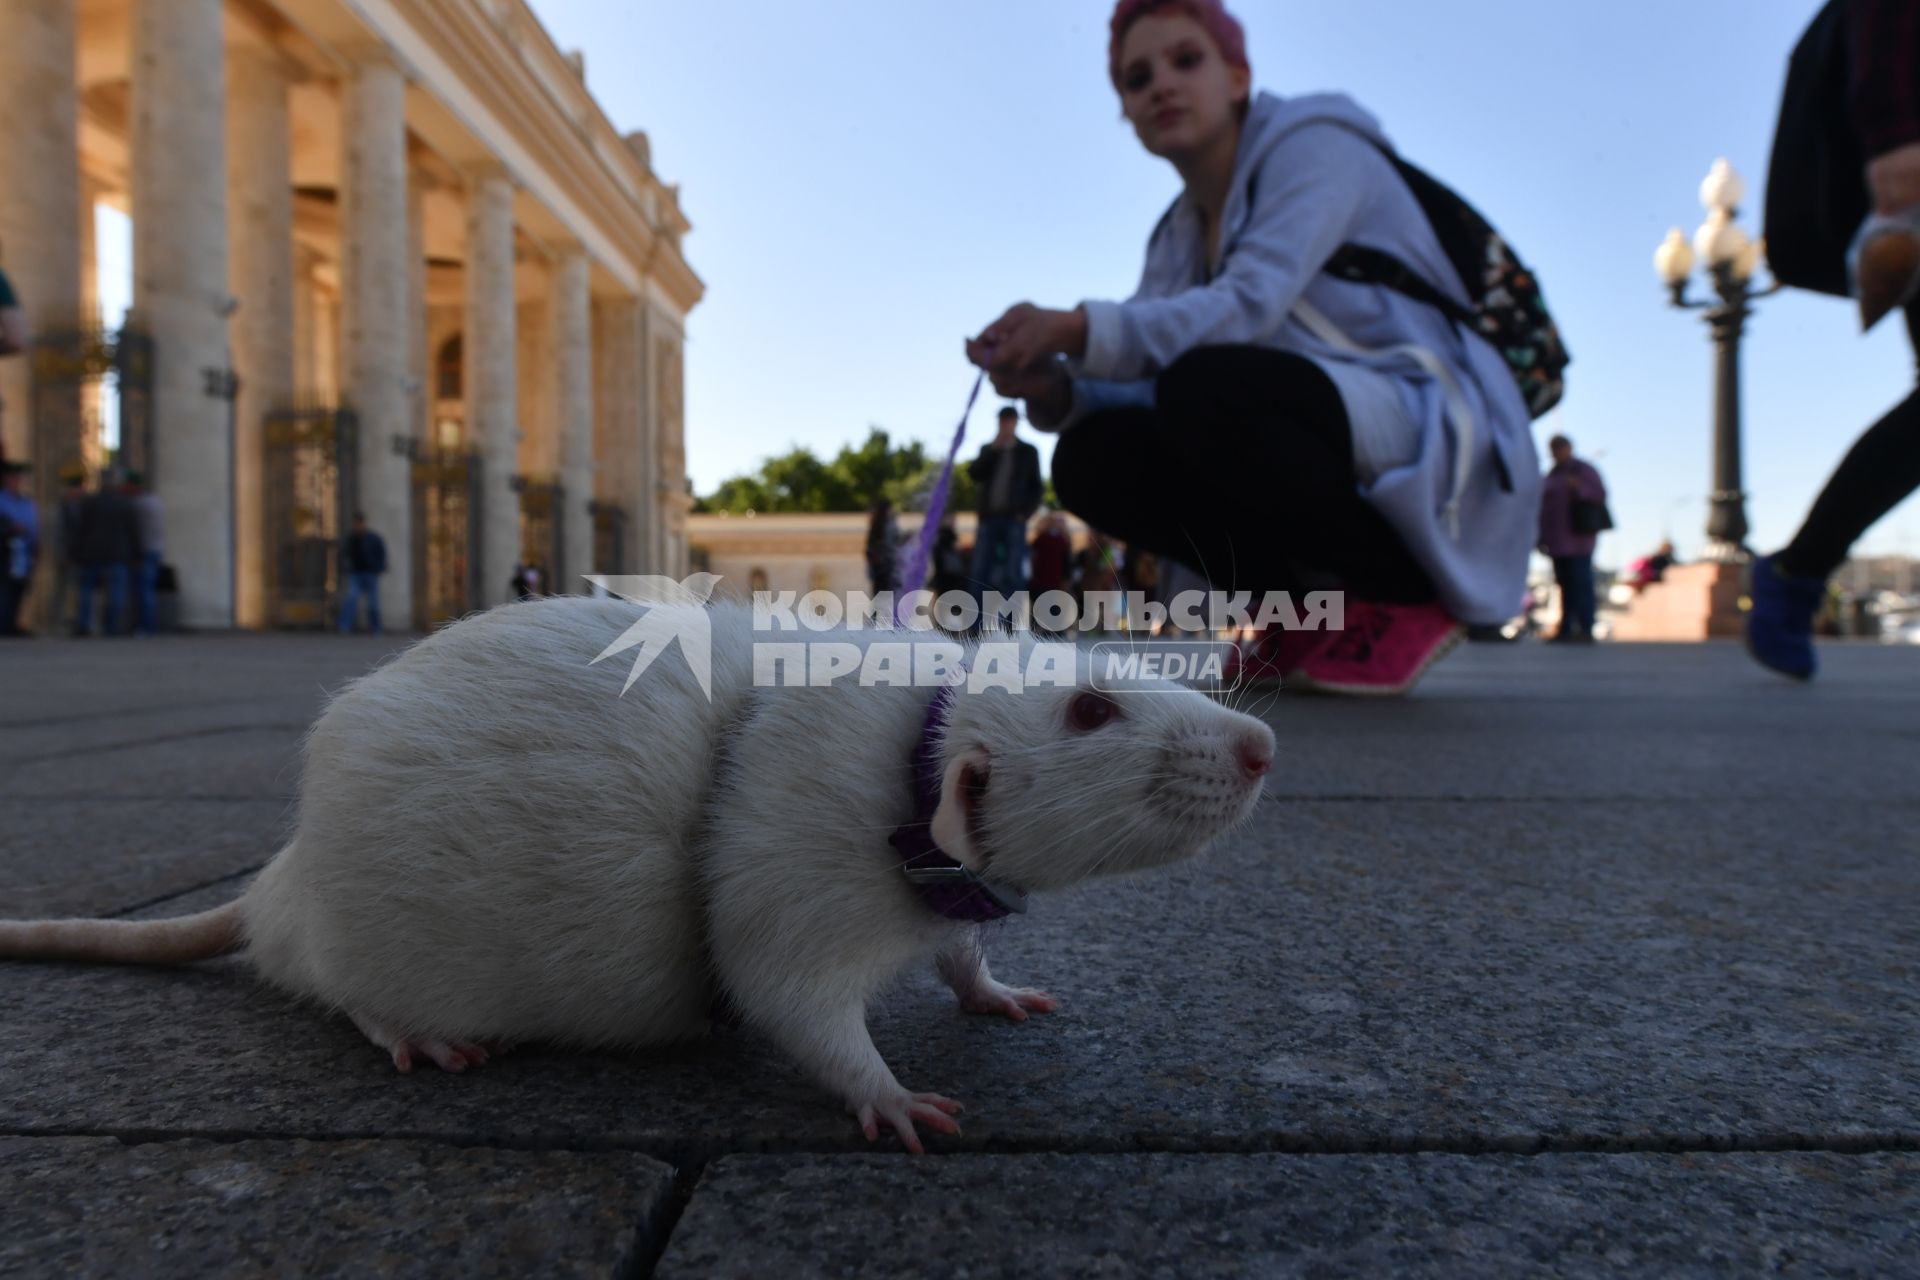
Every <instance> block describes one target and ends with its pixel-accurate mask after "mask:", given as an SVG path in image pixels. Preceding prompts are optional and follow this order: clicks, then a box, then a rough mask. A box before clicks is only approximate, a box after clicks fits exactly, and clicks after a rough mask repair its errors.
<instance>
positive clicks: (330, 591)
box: [261, 405, 360, 628]
mask: <svg viewBox="0 0 1920 1280" xmlns="http://www.w3.org/2000/svg"><path fill="white" fill-rule="evenodd" d="M264 432H265V435H264V446H265V447H264V448H263V449H262V451H261V470H262V476H261V478H262V480H263V482H264V490H265V491H264V494H263V499H264V501H263V503H262V505H263V507H264V515H265V518H266V522H267V617H268V621H269V622H270V623H271V624H272V625H273V626H276V627H292V628H298V627H324V626H327V625H329V624H330V623H331V622H333V620H334V619H335V617H336V616H337V614H338V610H339V606H340V597H341V586H342V584H341V581H340V555H339V552H340V546H341V543H342V541H343V540H344V539H345V538H346V536H347V530H348V528H349V527H350V526H351V523H352V520H353V512H354V508H355V506H356V505H357V502H356V491H357V485H358V477H359V474H360V469H359V448H360V431H359V420H358V419H357V418H356V417H355V416H354V414H353V411H352V410H350V409H341V408H335V407H332V406H323V405H307V406H301V407H296V408H285V409H276V410H274V411H272V412H270V413H268V414H267V416H266V420H265V423H264Z"/></svg>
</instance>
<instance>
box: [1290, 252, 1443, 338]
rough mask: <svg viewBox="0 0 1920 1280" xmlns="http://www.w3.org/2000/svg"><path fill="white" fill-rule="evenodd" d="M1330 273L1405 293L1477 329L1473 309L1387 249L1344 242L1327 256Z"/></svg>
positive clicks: (1356, 281)
mask: <svg viewBox="0 0 1920 1280" xmlns="http://www.w3.org/2000/svg"><path fill="white" fill-rule="evenodd" d="M1323 270H1325V271H1326V272H1327V274H1328V275H1331V276H1334V277H1335V278H1337V279H1340V280H1346V281H1350V282H1351V283H1354V284H1377V285H1384V286H1385V287H1386V288H1389V289H1392V290H1393V291H1394V292H1395V293H1402V294H1405V295H1406V296H1407V297H1409V298H1412V299H1413V300H1414V301H1416V302H1424V303H1426V304H1427V305H1428V306H1430V307H1434V308H1437V309H1438V310H1439V311H1440V313H1441V314H1442V315H1444V316H1446V317H1447V319H1449V320H1451V321H1453V322H1454V323H1455V324H1461V325H1465V326H1467V328H1469V329H1472V328H1475V322H1474V315H1473V312H1472V311H1470V310H1468V309H1467V308H1466V307H1463V306H1461V305H1460V304H1459V303H1458V302H1455V301H1454V300H1453V299H1452V298H1449V297H1448V296H1447V295H1446V294H1444V293H1442V292H1440V290H1438V289H1436V288H1434V287H1433V286H1432V285H1431V284H1428V283H1427V281H1426V279H1425V278H1424V277H1422V276H1421V275H1420V274H1419V273H1418V272H1416V271H1415V270H1414V269H1413V268H1412V267H1409V266H1408V265H1407V264H1406V263H1404V262H1402V261H1400V259H1398V258H1396V257H1394V256H1393V255H1392V254H1390V253H1388V252H1387V251H1386V250H1384V249H1372V248H1369V247H1367V246H1366V245H1363V244H1352V243H1348V244H1343V245H1341V246H1340V247H1339V248H1338V249H1337V250H1335V251H1334V255H1333V256H1332V257H1331V258H1329V259H1327V265H1326V266H1325V267H1324V268H1323Z"/></svg>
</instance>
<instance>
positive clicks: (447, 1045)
mask: <svg viewBox="0 0 1920 1280" xmlns="http://www.w3.org/2000/svg"><path fill="white" fill-rule="evenodd" d="M353 1025H354V1026H356V1027H359V1028H360V1033H361V1034H362V1035H364V1036H366V1038H367V1039H369V1040H371V1041H373V1042H374V1043H375V1044H377V1045H379V1046H380V1047H381V1048H382V1049H385V1050H386V1051H387V1052H388V1053H390V1054H392V1055H393V1065H394V1066H395V1067H397V1068H399V1070H400V1071H401V1072H402V1073H405V1072H409V1071H412V1070H413V1064H414V1061H415V1059H417V1058H426V1059H428V1060H430V1061H431V1062H433V1063H434V1065H436V1066H438V1067H439V1068H440V1069H441V1070H442V1071H451V1072H453V1073H455V1074H456V1075H457V1074H459V1073H460V1072H462V1071H465V1070H466V1069H467V1068H468V1067H483V1066H485V1065H486V1064H487V1060H488V1059H489V1058H493V1057H497V1056H499V1055H500V1054H503V1053H507V1052H510V1051H511V1050H512V1049H513V1046H512V1045H510V1044H500V1045H494V1046H491V1047H489V1046H487V1045H483V1044H475V1043H472V1042H470V1041H466V1040H429V1039H422V1038H418V1037H414V1036H405V1035H401V1034H400V1033H399V1032H397V1031H394V1030H393V1029H391V1028H390V1027H388V1026H386V1025H385V1024H383V1023H379V1022H375V1021H374V1020H373V1019H371V1018H363V1017H361V1016H360V1015H359V1014H354V1015H353Z"/></svg>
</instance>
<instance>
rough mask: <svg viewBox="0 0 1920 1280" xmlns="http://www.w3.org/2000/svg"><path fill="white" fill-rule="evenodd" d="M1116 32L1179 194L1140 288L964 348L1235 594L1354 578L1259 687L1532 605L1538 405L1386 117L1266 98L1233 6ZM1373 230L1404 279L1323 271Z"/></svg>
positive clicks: (1099, 491) (1086, 489) (1333, 678)
mask: <svg viewBox="0 0 1920 1280" xmlns="http://www.w3.org/2000/svg"><path fill="white" fill-rule="evenodd" d="M1109 29H1110V40H1109V45H1108V72H1109V76H1110V78H1111V81H1112V83H1113V86H1114V89H1115V90H1116V91H1117V93H1118V94H1119V97H1120V107H1121V111H1122V113H1123V115H1124V116H1125V117H1126V119H1127V121H1128V122H1129V123H1130V124H1131V125H1132V126H1133V130H1134V132H1135V134H1136V135H1137V136H1138V138H1139V140H1140V142H1141V144H1142V145H1143V146H1144V147H1145V148H1146V150H1147V152H1148V153H1149V154H1151V155H1154V156H1156V157H1159V158H1161V159H1163V160H1166V161H1167V162H1168V163H1169V164H1171V165H1172V166H1173V168H1174V169H1175V171H1176V172H1177V173H1178V174H1179V176H1180V180H1181V187H1182V190H1181V194H1180V196H1179V198H1178V199H1176V200H1175V201H1174V203H1173V205H1172V207H1171V208H1170V209H1169V210H1168V211H1167V213H1166V214H1165V215H1164V216H1163V217H1162V218H1161V219H1160V222H1159V223H1158V225H1157V226H1156V227H1155V228H1154V230H1153V233H1152V235H1151V236H1150V237H1149V239H1148V242H1147V253H1146V264H1145V267H1144V269H1143V271H1142V274H1141V278H1140V285H1139V288H1138V289H1137V291H1136V292H1135V293H1134V295H1133V297H1131V298H1130V299H1128V300H1126V301H1124V302H1114V301H1104V300H1089V301H1085V302H1082V303H1080V304H1079V305H1078V306H1076V307H1072V308H1068V309H1049V308H1043V307H1037V306H1034V305H1032V304H1030V303H1024V302H1023V303H1019V304H1016V305H1015V306H1013V307H1010V308H1008V309H1007V310H1006V311H1005V312H1004V313H1003V314H1002V315H1001V316H1000V317H999V318H997V319H995V320H994V321H993V322H992V323H991V324H989V325H987V326H986V327H985V328H984V329H982V330H981V331H980V333H979V335H978V336H977V337H975V338H973V339H972V340H970V341H969V342H968V343H967V347H966V349H967V355H968V358H969V359H970V360H972V361H973V363H975V364H977V365H979V366H981V367H982V368H984V369H986V370H987V371H988V374H989V376H990V377H991V378H992V379H993V383H994V386H995V388H996V389H997V390H998V391H1000V393H1001V394H1003V395H1007V396H1011V397H1016V398H1019V399H1022V400H1024V401H1025V402H1026V407H1027V417H1028V421H1030V422H1032V423H1033V424H1034V425H1035V426H1037V427H1040V428H1041V429H1043V430H1054V431H1058V432H1060V433H1061V434H1060V440H1059V444H1058V445H1057V446H1056V448H1055V450H1054V455H1053V483H1054V491H1055V492H1056V493H1057V494H1058V495H1059V497H1060V500H1061V502H1062V503H1063V504H1064V505H1065V506H1066V507H1067V508H1068V509H1069V510H1071V511H1072V512H1073V513H1074V514H1076V515H1078V516H1080V517H1081V518H1082V519H1083V520H1085V521H1086V522H1087V523H1088V524H1090V525H1092V526H1093V527H1095V528H1097V529H1100V530H1102V531H1104V532H1105V533H1107V534H1110V535H1112V536H1114V537H1116V538H1119V539H1122V540H1124V541H1125V543H1126V544H1127V546H1128V547H1130V548H1143V549H1145V550H1149V551H1153V552H1155V553H1158V554H1160V555H1165V556H1171V557H1174V558H1176V559H1184V560H1186V561H1187V562H1188V563H1191V564H1193V565H1194V566H1195V567H1196V568H1198V569H1199V570H1200V571H1201V572H1202V573H1204V574H1206V575H1207V576H1208V577H1209V578H1210V579H1211V580H1212V581H1213V582H1214V583H1215V585H1217V586H1223V587H1225V588H1227V589H1229V590H1250V591H1253V592H1265V591H1271V590H1280V589H1286V590H1312V589H1326V588H1333V587H1337V588H1341V589H1344V590H1345V591H1346V592H1347V593H1348V594H1347V600H1346V606H1345V617H1346V623H1347V627H1346V630H1345V631H1344V632H1339V633H1327V632H1289V631H1283V630H1278V629H1276V630H1275V631H1273V632H1272V633H1270V634H1269V635H1267V636H1264V637H1262V638H1261V640H1260V641H1259V642H1258V643H1257V644H1255V645H1254V646H1252V647H1251V648H1250V649H1249V650H1248V652H1247V653H1246V654H1245V655H1244V660H1245V667H1244V668H1243V669H1244V670H1246V671H1248V672H1249V673H1250V675H1251V676H1252V677H1257V678H1273V677H1277V676H1280V675H1285V676H1288V677H1291V678H1293V679H1294V680H1296V682H1298V683H1301V684H1305V685H1307V686H1308V687H1312V688H1318V689H1321V690H1325V691H1329V692H1345V693H1373V694H1390V693H1400V692H1404V691H1406V690H1407V689H1409V688H1411V687H1412V685H1413V684H1414V682H1415V681H1416V680H1418V679H1419V677H1420V675H1421V674H1422V673H1423V672H1424V671H1425V670H1426V669H1427V668H1428V667H1429V666H1430V665H1431V664H1432V663H1433V662H1434V661H1436V660H1437V659H1439V658H1440V657H1441V656H1442V655H1444V654H1445V653H1446V652H1447V651H1448V650H1449V649H1450V648H1451V647H1452V646H1453V645H1454V644H1455V643H1457V641H1458V640H1459V638H1460V636H1461V634H1462V630H1463V628H1462V626H1461V624H1462V623H1463V622H1466V623H1472V622H1494V621H1504V620H1505V619H1506V618H1507V617H1508V616H1509V615H1510V614H1511V613H1512V611H1513V602H1514V601H1515V600H1517V599H1519V598H1520V594H1521V591H1522V589H1523V587H1524V585H1525V582H1526V571H1527V556H1528V551H1529V549H1530V548H1531V547H1532V545H1533V542H1534V536H1533V535H1534V523H1535V521H1536V519H1537V514H1538V496H1537V495H1538V485H1539V477H1538V471H1537V465H1536V463H1535V461H1534V459H1535V457H1536V454H1535V450H1534V445H1533V438H1532V428H1531V419H1530V414H1529V408H1528V403H1527V401H1526V400H1525V399H1523V397H1522V395H1521V393H1520V390H1519V388H1518V386H1517V385H1516V382H1515V375H1514V373H1513V371H1512V369H1511V368H1510V367H1509V365H1508V363H1507V359H1506V356H1505V355H1504V354H1503V353H1502V351H1501V350H1499V349H1497V348H1496V347H1495V346H1494V345H1493V343H1491V342H1488V341H1484V340H1482V339H1481V338H1480V337H1479V336H1478V334H1477V333H1475V332H1473V331H1471V330H1470V327H1469V326H1467V325H1464V324H1457V323H1456V322H1455V321H1454V320H1453V319H1452V318H1450V315H1452V314H1458V313H1461V312H1465V311H1467V310H1468V309H1470V307H1471V305H1472V300H1471V299H1470V297H1469V295H1468V292H1467V285H1466V283H1465V282H1464V281H1463V280H1462V279H1461V275H1460V272H1459V270H1458V269H1457V268H1456V267H1455V266H1454V265H1453V261H1452V259H1451V258H1450V257H1449V255H1448V253H1447V250H1446V248H1445V246H1444V245H1443V244H1442V243H1441V240H1440V238H1439V235H1438V234H1437V233H1436V231H1435V229H1434V226H1433V224H1432V223H1431V222H1430V221H1429V220H1428V218H1427V216H1426V213H1425V212H1424V210H1423V208H1422V205H1421V202H1420V200H1419V198H1418V197H1416V195H1415V194H1414V192H1413V189H1412V188H1411V187H1410V186H1409V184H1408V179H1407V178H1406V177H1404V176H1403V175H1402V173H1401V171H1400V170H1399V169H1398V168H1397V167H1396V165H1395V163H1394V160H1393V159H1392V158H1391V155H1390V152H1389V151H1388V149H1387V142H1386V138H1385V135H1384V134H1383V133H1382V131H1381V127H1380V125H1379V123H1378V122H1377V121H1375V119H1374V118H1373V117H1372V116H1371V115H1369V114H1368V113H1367V112H1365V111H1364V110H1362V109H1361V108H1360V107H1359V106H1358V105H1357V104H1355V103H1354V102H1353V101H1351V100H1350V99H1348V98H1346V97H1343V96H1340V95H1335V94H1320V95H1313V96H1304V97H1296V98H1282V97H1279V96H1277V95H1274V94H1272V93H1258V94H1256V93H1254V92H1253V88H1252V75H1253V73H1252V70H1251V68H1250V66H1249V64H1248V60H1247V46H1246V36H1245V32H1244V31H1243V29H1242V28H1241V25H1240V23H1239V22H1238V21H1237V20H1235V19H1234V18H1233V16H1232V15H1231V14H1229V13H1228V12H1227V10H1226V8H1225V7H1224V5H1223V4H1222V3H1221V2H1220V0H1120V3H1119V4H1118V5H1117V6H1116V7H1115V8H1114V11H1113V17H1112V20H1111V23H1110V28H1109ZM1356 244H1359V245H1365V246H1366V247H1367V249H1368V250H1370V251H1372V253H1373V255H1374V256H1375V257H1376V258H1377V257H1380V256H1390V257H1391V259H1393V260H1394V261H1395V262H1396V263H1397V264H1398V265H1399V266H1400V267H1402V268H1403V269H1404V274H1403V275H1402V276H1400V277H1396V278H1397V279H1400V281H1401V285H1402V287H1399V288H1396V287H1390V286H1389V285H1387V284H1385V283H1372V282H1368V281H1354V280H1350V279H1345V278H1335V277H1334V276H1333V275H1332V274H1331V273H1329V272H1328V271H1327V270H1326V268H1327V267H1328V265H1329V264H1330V263H1331V262H1332V260H1333V259H1334V257H1335V255H1336V254H1338V253H1340V252H1341V250H1342V248H1343V246H1353V245H1356ZM1408 281H1415V282H1416V283H1417V284H1418V287H1419V288H1420V289H1421V290H1424V299H1425V300H1422V298H1419V297H1416V296H1414V295H1413V294H1410V293H1408V292H1406V291H1405V289H1406V287H1408V285H1407V282H1408ZM1474 283H1475V285H1476V286H1477V285H1479V284H1480V282H1479V281H1478V280H1476V281H1475V282H1474ZM1435 299H1438V300H1439V302H1444V303H1445V304H1446V306H1445V307H1443V306H1441V305H1439V302H1436V301H1435ZM1449 308H1451V311H1450V310H1449Z"/></svg>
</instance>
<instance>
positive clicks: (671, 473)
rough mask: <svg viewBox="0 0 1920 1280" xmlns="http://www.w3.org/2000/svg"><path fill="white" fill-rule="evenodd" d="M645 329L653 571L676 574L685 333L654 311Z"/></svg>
mask: <svg viewBox="0 0 1920 1280" xmlns="http://www.w3.org/2000/svg"><path fill="white" fill-rule="evenodd" d="M647 328H648V332H649V334H650V336H651V338H652V342H653V363H652V365H651V366H650V381H651V383H652V385H651V387H650V388H649V390H650V392H651V394H652V400H653V414H652V432H651V438H650V439H649V441H648V444H649V449H648V456H649V458H650V460H651V462H652V466H653V480H654V486H653V491H654V493H655V494H656V495H657V511H658V514H657V517H656V524H655V530H656V532H655V535H654V537H655V541H654V565H655V567H654V569H653V570H652V571H653V572H655V573H663V574H666V575H667V576H668V577H672V578H678V577H681V576H682V575H684V574H685V573H686V571H687V563H686V527H687V507H688V505H689V504H688V500H687V467H686V450H685V446H684V443H683V432H684V404H685V394H686V383H685V368H684V360H683V357H682V351H683V349H684V348H683V346H682V343H683V342H684V339H683V338H682V336H681V334H680V331H679V329H678V328H677V327H676V326H675V325H673V324H672V323H670V322H668V321H667V320H666V318H665V317H664V316H661V315H660V314H658V313H655V315H654V316H653V318H652V319H651V320H649V322H648V325H647Z"/></svg>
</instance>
